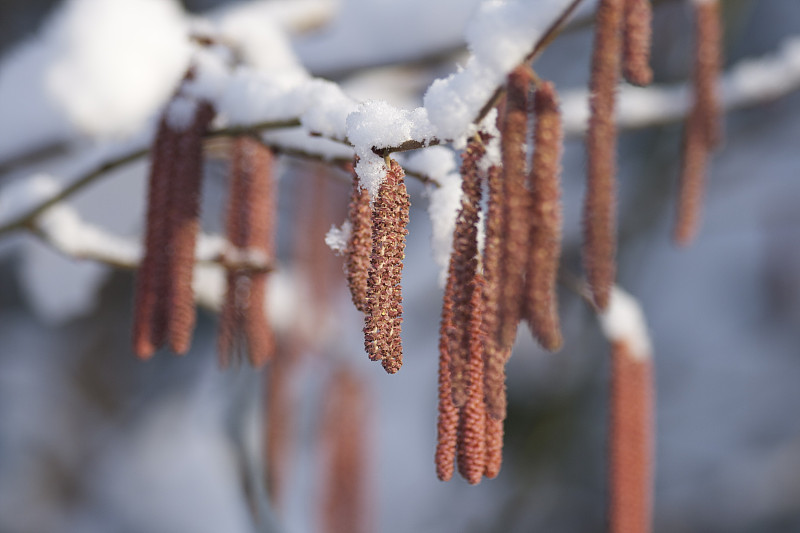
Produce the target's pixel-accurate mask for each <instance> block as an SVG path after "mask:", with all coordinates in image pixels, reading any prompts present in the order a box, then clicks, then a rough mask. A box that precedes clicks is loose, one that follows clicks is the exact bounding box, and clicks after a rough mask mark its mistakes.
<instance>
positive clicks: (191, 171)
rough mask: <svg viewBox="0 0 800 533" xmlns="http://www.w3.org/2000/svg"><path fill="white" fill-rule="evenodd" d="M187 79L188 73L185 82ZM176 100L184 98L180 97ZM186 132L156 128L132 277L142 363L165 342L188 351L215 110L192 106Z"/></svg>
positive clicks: (163, 124) (163, 125)
mask: <svg viewBox="0 0 800 533" xmlns="http://www.w3.org/2000/svg"><path fill="white" fill-rule="evenodd" d="M189 78H191V73H190V74H189V75H188V76H187V79H189ZM176 98H187V97H185V96H181V95H180V93H179V94H178V96H177V97H176ZM191 103H192V104H193V105H194V109H193V114H192V115H191V119H190V120H189V122H188V124H186V125H185V127H176V126H175V125H172V124H170V121H169V111H166V112H165V113H164V115H163V116H162V118H161V121H160V123H159V129H158V132H157V134H156V140H155V145H154V147H153V152H152V153H153V160H152V164H151V168H150V178H149V189H148V209H147V228H146V231H145V243H144V249H145V253H144V258H143V259H142V263H141V266H140V267H139V270H138V273H137V282H136V297H135V299H136V309H135V311H134V324H133V337H134V341H133V345H134V352H135V353H136V354H137V355H138V356H139V357H141V358H143V359H146V358H149V357H151V356H152V355H153V353H154V352H155V350H156V349H158V348H159V347H160V346H161V345H163V344H164V343H165V342H166V343H168V344H169V346H170V349H171V350H172V351H173V352H175V353H177V354H183V353H186V352H187V351H188V350H189V345H190V344H191V338H192V330H193V329H194V322H195V309H194V292H193V290H192V274H193V271H194V249H195V241H196V238H197V232H198V230H199V209H200V186H201V183H202V174H203V136H204V135H205V133H206V131H207V129H208V126H209V124H210V122H211V120H212V119H213V118H214V109H213V107H212V106H211V104H209V103H207V102H204V101H196V100H193V101H192V102H191Z"/></svg>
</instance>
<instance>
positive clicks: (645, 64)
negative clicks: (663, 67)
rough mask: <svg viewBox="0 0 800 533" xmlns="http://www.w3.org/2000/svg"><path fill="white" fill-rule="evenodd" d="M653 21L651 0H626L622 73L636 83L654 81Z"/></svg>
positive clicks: (645, 83)
mask: <svg viewBox="0 0 800 533" xmlns="http://www.w3.org/2000/svg"><path fill="white" fill-rule="evenodd" d="M652 22H653V8H652V6H651V5H650V0H625V22H624V28H623V29H624V33H623V38H624V40H623V46H622V73H623V75H624V76H625V79H626V80H628V81H629V82H630V83H632V84H634V85H639V86H645V85H650V83H651V82H652V81H653V71H652V69H651V68H650V44H651V43H650V41H651V37H652V28H651V26H652Z"/></svg>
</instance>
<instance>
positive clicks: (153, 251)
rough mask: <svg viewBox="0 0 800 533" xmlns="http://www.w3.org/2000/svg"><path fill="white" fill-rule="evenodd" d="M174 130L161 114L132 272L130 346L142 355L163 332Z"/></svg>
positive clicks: (145, 356) (147, 353) (157, 344)
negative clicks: (138, 257)
mask: <svg viewBox="0 0 800 533" xmlns="http://www.w3.org/2000/svg"><path fill="white" fill-rule="evenodd" d="M176 141H177V133H176V132H175V131H174V130H172V128H170V127H169V125H168V124H167V121H166V116H162V117H161V121H160V123H159V127H158V132H157V134H156V139H155V143H154V146H153V150H152V162H151V165H150V177H149V184H148V199H147V223H146V233H145V242H144V248H145V253H144V258H143V259H142V264H141V266H140V267H139V270H138V271H137V273H136V296H135V300H136V302H135V310H134V321H133V350H134V353H136V355H137V356H139V357H140V358H142V359H148V358H150V357H152V355H153V353H154V352H155V350H156V349H157V348H158V347H160V346H161V345H162V344H164V341H165V336H166V316H167V312H166V299H165V298H164V295H165V293H166V291H167V287H168V285H167V281H168V269H169V256H168V254H167V253H165V250H167V247H168V244H169V235H170V225H169V223H168V220H167V213H168V212H169V208H170V194H169V182H170V179H171V176H172V175H173V173H174V165H175V162H176V161H177V159H176V158H175V147H176V144H177V142H176Z"/></svg>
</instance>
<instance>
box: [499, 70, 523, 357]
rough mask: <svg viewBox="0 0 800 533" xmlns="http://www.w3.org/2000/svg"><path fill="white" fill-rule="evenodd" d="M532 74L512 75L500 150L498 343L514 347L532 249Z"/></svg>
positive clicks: (517, 73) (507, 89)
mask: <svg viewBox="0 0 800 533" xmlns="http://www.w3.org/2000/svg"><path fill="white" fill-rule="evenodd" d="M530 81H531V74H530V71H529V70H528V68H527V66H523V67H518V68H517V69H515V70H514V71H512V72H511V74H509V76H508V81H507V84H506V103H505V114H504V117H503V122H502V129H501V130H500V131H501V139H500V147H501V151H502V158H503V197H502V198H503V209H504V215H503V236H502V241H501V246H502V259H501V263H500V265H501V268H502V275H501V276H500V278H499V279H500V286H501V292H500V299H499V317H500V319H499V324H498V328H499V330H498V333H497V337H498V342H499V344H500V347H501V348H502V349H506V348H509V349H510V347H511V345H512V344H513V343H514V337H515V336H516V332H517V324H518V323H519V319H520V318H521V317H520V312H521V308H522V293H523V292H524V291H523V290H521V288H522V287H523V286H524V285H523V275H524V272H525V263H526V260H527V250H528V228H529V220H528V213H527V210H528V191H527V189H526V188H525V177H526V173H525V159H526V155H525V144H526V142H527V131H528V90H529V87H530Z"/></svg>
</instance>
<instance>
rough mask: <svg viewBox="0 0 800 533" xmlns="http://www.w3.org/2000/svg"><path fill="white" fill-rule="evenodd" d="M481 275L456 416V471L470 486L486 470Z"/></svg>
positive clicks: (474, 301)
mask: <svg viewBox="0 0 800 533" xmlns="http://www.w3.org/2000/svg"><path fill="white" fill-rule="evenodd" d="M482 291H483V276H481V275H480V274H478V275H476V276H475V283H474V288H473V291H472V299H471V302H470V303H471V305H472V309H473V312H472V315H471V317H470V322H469V329H468V338H469V369H468V371H469V374H468V382H467V401H466V403H464V406H463V407H462V408H461V412H460V416H459V427H458V438H457V454H458V471H459V473H460V474H461V475H462V476H463V477H464V479H466V480H467V481H468V482H469V483H470V484H471V485H475V484H477V483H479V482H480V480H481V478H482V477H483V474H484V471H485V469H486V418H487V415H486V403H485V401H484V393H483V368H484V361H483V344H484V335H483V326H482V324H481V318H482V314H483V313H482V312H481V308H482V303H483V295H482Z"/></svg>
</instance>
